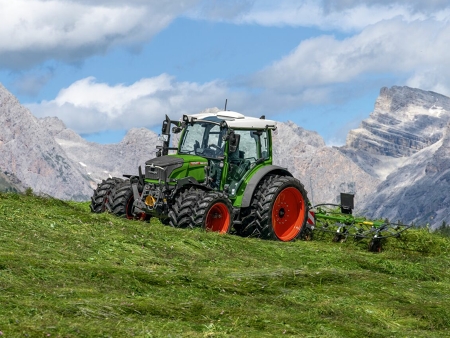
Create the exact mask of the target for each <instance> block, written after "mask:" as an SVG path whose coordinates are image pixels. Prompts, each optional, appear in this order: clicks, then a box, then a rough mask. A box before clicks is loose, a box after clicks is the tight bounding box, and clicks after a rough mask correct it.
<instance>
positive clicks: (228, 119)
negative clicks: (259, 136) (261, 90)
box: [183, 110, 277, 129]
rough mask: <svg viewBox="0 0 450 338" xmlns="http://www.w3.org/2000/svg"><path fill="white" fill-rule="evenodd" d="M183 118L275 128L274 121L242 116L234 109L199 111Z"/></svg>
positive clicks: (246, 126) (245, 126)
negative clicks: (209, 111) (213, 111)
mask: <svg viewBox="0 0 450 338" xmlns="http://www.w3.org/2000/svg"><path fill="white" fill-rule="evenodd" d="M185 116H186V117H183V119H186V118H187V119H188V121H189V122H194V121H198V120H202V121H210V122H216V123H226V126H227V127H229V128H233V129H266V128H269V129H276V128H277V126H276V122H275V121H272V120H266V119H264V118H256V117H250V116H244V115H242V114H240V113H237V112H234V111H229V110H227V111H224V110H222V111H218V112H217V113H200V114H192V115H185Z"/></svg>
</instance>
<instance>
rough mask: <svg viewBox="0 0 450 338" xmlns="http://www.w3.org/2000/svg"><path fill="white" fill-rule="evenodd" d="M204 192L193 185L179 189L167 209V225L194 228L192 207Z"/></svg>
mask: <svg viewBox="0 0 450 338" xmlns="http://www.w3.org/2000/svg"><path fill="white" fill-rule="evenodd" d="M204 193H205V192H204V191H203V190H201V189H197V188H194V187H190V188H189V189H185V190H183V191H181V192H180V193H179V194H178V196H176V197H175V201H174V204H173V205H172V207H171V209H170V210H169V213H168V225H170V226H172V227H174V228H194V217H193V215H194V207H195V205H196V203H197V202H198V201H199V200H201V199H202V198H203V195H204Z"/></svg>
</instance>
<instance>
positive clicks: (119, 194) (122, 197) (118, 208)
mask: <svg viewBox="0 0 450 338" xmlns="http://www.w3.org/2000/svg"><path fill="white" fill-rule="evenodd" d="M133 203H134V195H133V188H132V186H131V182H130V181H125V182H123V183H121V184H119V185H118V186H117V187H116V189H115V190H114V191H113V193H112V194H111V203H109V205H110V208H111V212H112V213H113V214H114V215H116V216H118V217H124V218H128V219H138V220H147V219H149V218H150V216H148V215H146V214H145V213H140V214H137V215H134V214H133Z"/></svg>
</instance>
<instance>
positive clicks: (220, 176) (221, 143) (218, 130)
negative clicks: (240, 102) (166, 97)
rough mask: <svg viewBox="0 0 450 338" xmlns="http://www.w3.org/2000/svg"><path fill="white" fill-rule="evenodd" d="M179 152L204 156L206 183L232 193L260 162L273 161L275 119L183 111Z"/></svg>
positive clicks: (267, 162)
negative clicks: (272, 134)
mask: <svg viewBox="0 0 450 338" xmlns="http://www.w3.org/2000/svg"><path fill="white" fill-rule="evenodd" d="M182 126H183V127H182V130H183V134H182V136H181V139H180V142H179V146H178V152H177V153H178V155H181V156H185V155H192V154H194V155H196V156H201V157H203V158H205V159H206V160H207V162H208V165H207V166H205V172H206V185H208V186H210V187H211V188H213V189H216V190H224V191H226V192H227V193H228V194H230V196H231V197H232V196H234V195H236V192H237V190H238V188H239V186H240V184H241V183H242V180H243V179H244V177H245V176H246V174H247V173H249V171H251V169H253V168H254V167H256V166H257V165H258V164H261V163H265V164H266V165H267V164H272V157H271V156H270V154H271V138H270V131H269V130H270V129H275V128H276V127H275V122H274V121H270V120H265V119H264V117H262V118H260V119H258V118H253V117H245V116H244V115H242V114H239V113H236V112H232V111H221V112H218V113H215V114H196V115H184V116H183V122H182Z"/></svg>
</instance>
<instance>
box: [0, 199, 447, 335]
mask: <svg viewBox="0 0 450 338" xmlns="http://www.w3.org/2000/svg"><path fill="white" fill-rule="evenodd" d="M449 249H450V241H449V239H448V237H441V236H439V235H436V234H429V233H428V232H427V231H426V230H408V231H407V233H406V235H405V236H404V240H403V241H398V240H390V241H388V243H387V244H386V245H385V246H384V251H383V252H382V253H379V254H374V253H370V252H368V251H367V250H366V247H365V245H364V244H355V243H354V242H352V241H348V242H346V243H332V242H331V241H330V240H329V238H324V239H321V240H315V241H310V242H304V241H297V242H294V243H280V242H269V241H262V240H257V239H248V238H240V237H237V236H219V235H217V234H215V233H204V232H202V231H201V230H193V231H192V230H191V231H189V230H181V229H172V228H169V227H166V226H163V225H161V224H160V223H159V222H158V221H157V220H152V221H151V223H150V224H148V223H141V222H133V221H126V220H122V219H118V218H115V217H113V216H111V215H108V214H100V215H96V214H91V213H90V212H89V207H88V204H86V203H72V202H70V203H69V202H62V201H59V200H54V199H45V198H37V197H33V196H25V195H17V194H0V331H1V334H0V335H3V336H4V337H133V336H136V337H269V336H286V337H289V336H291V337H293V336H295V337H444V336H450V331H449V327H450V313H449V311H448V309H449V308H450V299H449V296H448V295H449V291H450V272H449V268H450V259H449Z"/></svg>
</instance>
